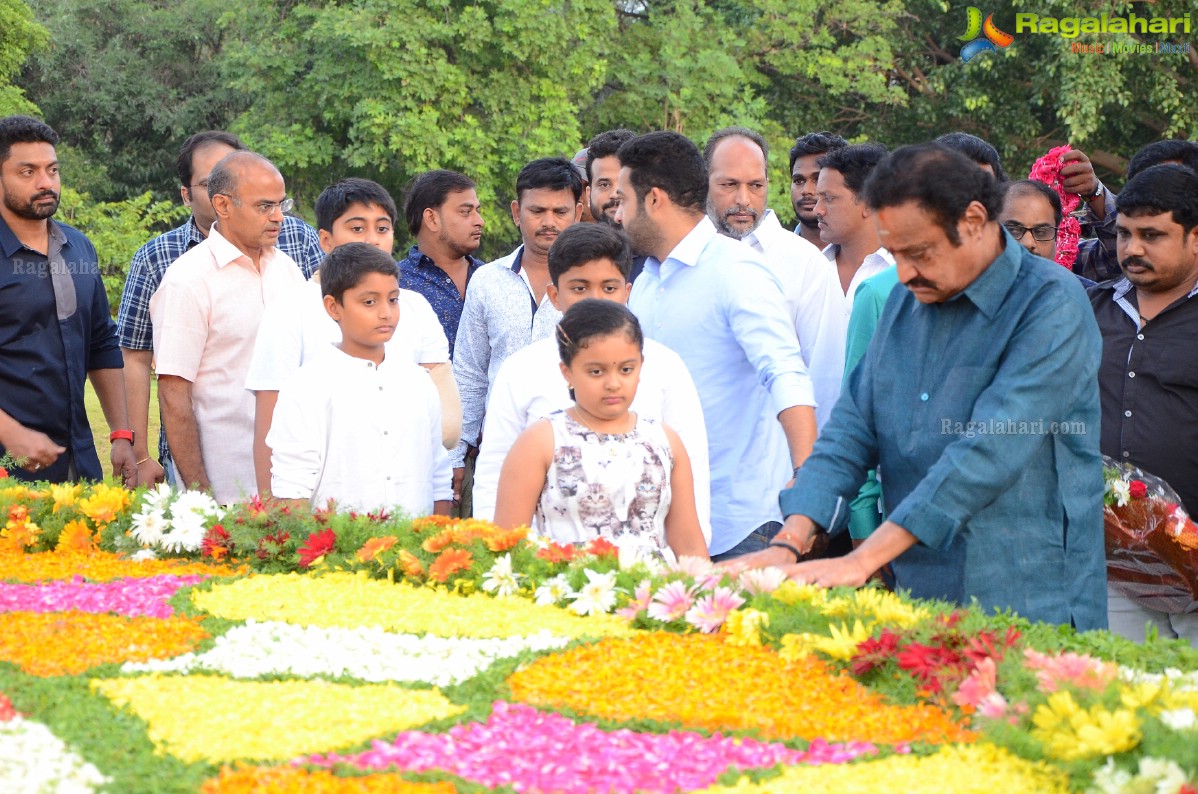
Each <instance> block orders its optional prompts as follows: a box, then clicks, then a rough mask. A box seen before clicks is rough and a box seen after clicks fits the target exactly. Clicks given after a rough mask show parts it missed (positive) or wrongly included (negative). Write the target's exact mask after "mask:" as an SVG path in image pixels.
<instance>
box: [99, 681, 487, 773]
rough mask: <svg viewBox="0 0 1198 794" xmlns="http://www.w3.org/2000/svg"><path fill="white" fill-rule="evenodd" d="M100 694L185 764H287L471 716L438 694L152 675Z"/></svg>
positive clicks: (108, 684)
mask: <svg viewBox="0 0 1198 794" xmlns="http://www.w3.org/2000/svg"><path fill="white" fill-rule="evenodd" d="M92 687H93V688H94V689H95V691H97V692H99V693H100V694H102V695H104V696H105V697H107V698H108V699H109V700H111V701H112V702H113V703H114V704H115V705H117V706H124V707H127V708H129V709H130V710H131V711H133V713H134V714H136V715H137V716H139V717H141V718H142V719H143V720H145V721H146V722H147V723H148V724H149V731H148V733H149V737H150V739H151V741H153V742H154V745H155V747H156V748H157V749H158V750H159V751H161V752H165V753H170V754H171V755H173V756H175V757H176V758H179V759H182V760H184V761H200V760H207V761H216V762H221V761H233V760H236V759H242V758H247V759H255V760H266V761H283V760H286V759H289V758H293V757H295V756H297V755H304V754H308V753H320V752H328V751H330V750H337V749H339V748H343V747H346V746H349V745H353V744H357V743H358V742H363V741H366V740H367V739H371V738H373V737H375V736H378V735H380V734H383V733H387V732H390V731H400V730H403V729H405V728H411V727H413V726H416V725H421V724H423V723H425V722H428V721H429V720H436V719H444V718H446V717H452V716H454V715H457V714H460V713H461V712H462V711H464V709H463V707H461V706H455V705H454V704H452V703H450V702H449V701H448V700H446V699H445V697H444V696H443V695H442V694H441V693H440V692H438V691H436V690H420V691H417V690H410V689H402V688H400V687H396V686H391V685H387V684H366V685H363V686H349V685H346V684H334V683H330V682H328V681H319V680H318V681H269V682H257V681H232V680H230V679H228V678H224V677H222V676H212V675H195V676H187V677H184V676H171V675H148V676H141V677H137V678H110V679H104V680H97V681H93V682H92ZM230 726H236V730H230Z"/></svg>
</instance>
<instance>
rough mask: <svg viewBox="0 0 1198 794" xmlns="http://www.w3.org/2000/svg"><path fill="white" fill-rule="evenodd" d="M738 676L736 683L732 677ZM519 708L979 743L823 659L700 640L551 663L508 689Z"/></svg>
mask: <svg viewBox="0 0 1198 794" xmlns="http://www.w3.org/2000/svg"><path fill="white" fill-rule="evenodd" d="M730 670H735V671H736V674H735V675H729V674H728V671H730ZM508 684H509V686H510V687H511V690H512V696H513V697H514V698H515V699H516V700H520V701H523V702H526V703H531V704H533V705H538V706H555V707H559V708H569V709H572V710H575V711H578V712H581V713H585V714H590V715H592V716H596V717H601V718H606V719H614V720H629V719H638V718H644V719H651V720H658V721H661V722H679V723H682V724H683V725H686V726H687V727H693V728H706V729H710V730H718V729H724V730H754V731H756V732H757V733H758V734H759V735H760V736H762V737H765V738H769V739H774V738H783V739H785V738H791V737H796V736H797V737H802V738H805V739H816V738H823V739H827V740H828V741H872V742H878V743H879V744H898V743H903V742H912V741H925V742H943V741H959V740H963V739H967V738H970V734H969V732H968V731H966V730H964V729H962V728H961V727H960V726H958V725H957V724H956V723H955V722H954V721H953V720H952V719H951V718H950V717H949V716H948V715H947V714H946V713H945V712H943V711H941V710H940V709H938V708H936V707H934V706H928V705H920V706H892V705H888V704H886V703H885V702H883V701H882V699H881V698H879V697H878V696H877V695H876V694H874V693H872V692H870V691H869V690H867V689H865V688H864V687H862V686H861V685H860V684H858V683H857V682H856V681H854V680H853V679H852V678H849V677H848V676H846V675H836V674H833V673H831V672H830V671H829V670H828V669H827V667H826V666H825V665H824V663H823V662H821V661H819V660H818V659H816V658H815V657H814V656H802V657H800V658H798V659H795V660H792V661H786V660H784V659H782V658H781V657H780V656H779V655H778V654H777V653H775V652H773V651H771V650H769V649H767V648H761V647H745V646H735V645H730V644H727V643H725V642H723V641H722V640H721V639H720V638H717V637H709V636H704V635H698V634H691V635H673V634H648V635H645V636H640V637H636V638H635V639H609V640H604V641H602V642H598V643H595V644H593V645H587V646H582V647H577V648H572V649H570V650H567V651H565V652H563V653H559V654H555V655H553V656H547V657H543V658H541V659H538V660H537V661H535V662H533V663H532V664H530V665H528V666H527V667H526V668H525V669H523V670H519V671H517V672H516V673H514V674H513V675H512V676H511V678H510V679H509V680H508Z"/></svg>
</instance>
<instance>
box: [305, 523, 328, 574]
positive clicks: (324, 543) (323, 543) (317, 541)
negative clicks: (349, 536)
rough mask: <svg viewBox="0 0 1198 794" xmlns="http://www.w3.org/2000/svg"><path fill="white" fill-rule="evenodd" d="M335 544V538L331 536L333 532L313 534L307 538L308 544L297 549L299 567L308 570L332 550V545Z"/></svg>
mask: <svg viewBox="0 0 1198 794" xmlns="http://www.w3.org/2000/svg"><path fill="white" fill-rule="evenodd" d="M336 543H337V536H336V535H335V534H333V530H331V529H324V530H321V531H320V532H313V533H312V534H311V535H309V536H308V542H307V543H305V544H304V545H303V546H300V549H299V555H300V559H299V566H300V567H301V568H308V567H310V566H311V565H313V564H314V563H316V562H319V561H320V560H321V559H322V558H323V557H324V555H326V554H328V553H329V552H330V551H332V550H333V546H334V544H336Z"/></svg>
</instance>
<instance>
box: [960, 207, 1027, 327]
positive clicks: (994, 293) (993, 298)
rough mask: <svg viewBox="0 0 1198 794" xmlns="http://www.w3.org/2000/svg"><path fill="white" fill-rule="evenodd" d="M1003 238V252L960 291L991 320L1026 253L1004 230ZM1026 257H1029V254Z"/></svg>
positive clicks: (1015, 276)
mask: <svg viewBox="0 0 1198 794" xmlns="http://www.w3.org/2000/svg"><path fill="white" fill-rule="evenodd" d="M1003 238H1004V242H1005V243H1006V246H1005V247H1004V248H1003V252H1002V253H1001V254H999V255H998V256H997V257H996V258H995V259H994V261H993V262H991V263H990V264H989V265H987V266H986V269H985V270H983V271H982V272H981V274H980V275H979V276H978V277H977V278H975V279H974V280H973V281H972V282H971V283H970V284H969V285H968V286H967V287H965V289H963V290H961V294H962V295H964V296H965V297H967V298H969V301H970V302H971V303H972V304H973V305H974V306H977V307H978V309H979V310H980V311H981V312H982V314H984V315H986V316H987V317H989V318H991V319H993V318H994V316H995V315H996V314H998V310H999V308H1001V307H1002V302H1003V301H1004V300H1005V299H1006V297H1007V293H1008V292H1010V291H1011V286H1012V285H1013V284H1014V283H1015V279H1016V278H1017V277H1018V276H1019V268H1020V267H1021V266H1022V261H1023V254H1024V253H1025V252H1026V249H1024V247H1023V246H1022V245H1020V244H1019V243H1017V242H1016V241H1015V238H1014V237H1012V236H1011V234H1010V232H1008V231H1007V230H1006V229H1003ZM1028 255H1029V256H1031V254H1028ZM955 297H956V296H954V298H955Z"/></svg>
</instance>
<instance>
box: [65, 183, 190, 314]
mask: <svg viewBox="0 0 1198 794" xmlns="http://www.w3.org/2000/svg"><path fill="white" fill-rule="evenodd" d="M189 212H190V210H188V209H187V207H184V206H183V205H181V204H174V203H172V202H169V201H159V200H157V199H155V198H154V194H153V193H150V192H149V191H147V192H145V193H142V194H141V195H140V196H135V197H133V198H131V199H126V200H125V201H92V199H91V197H90V196H88V195H87V194H86V193H80V192H79V191H77V190H74V189H72V188H69V187H64V188H63V189H62V203H61V204H60V205H59V208H58V213H57V214H56V215H55V220H59V221H62V222H63V223H66V224H69V225H71V226H74V227H75V228H76V229H78V230H79V231H81V232H83V233H84V234H86V235H87V237H88V239H90V240H91V241H92V245H94V246H95V247H96V253H97V254H98V255H99V258H100V273H101V275H102V276H103V277H104V288H105V290H106V291H107V292H108V305H109V306H110V307H111V308H112V314H113V316H114V317H115V316H116V311H117V307H118V305H119V303H120V299H121V290H122V289H124V286H125V274H126V273H128V271H129V262H130V260H132V259H133V255H134V254H135V253H137V249H138V248H141V247H142V245H144V244H145V243H146V242H147V241H149V240H150V239H151V238H153V237H156V236H157V235H159V234H162V233H163V232H164V231H166V230H168V229H169V228H171V227H172V226H174V225H175V224H177V223H179V222H180V221H182V220H183V219H184V218H186V217H187V215H188V214H189Z"/></svg>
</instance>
